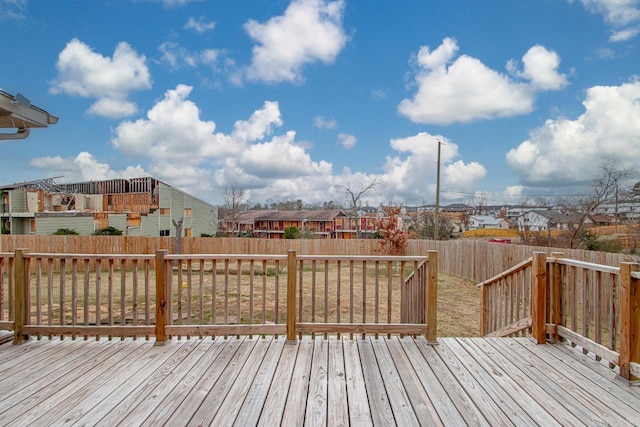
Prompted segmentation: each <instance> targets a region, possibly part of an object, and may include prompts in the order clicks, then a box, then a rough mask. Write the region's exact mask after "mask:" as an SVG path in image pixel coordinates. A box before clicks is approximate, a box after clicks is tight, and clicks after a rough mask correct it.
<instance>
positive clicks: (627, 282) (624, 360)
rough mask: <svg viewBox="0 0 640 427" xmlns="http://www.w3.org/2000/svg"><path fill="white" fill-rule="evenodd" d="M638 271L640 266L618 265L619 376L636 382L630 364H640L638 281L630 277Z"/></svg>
mask: <svg viewBox="0 0 640 427" xmlns="http://www.w3.org/2000/svg"><path fill="white" fill-rule="evenodd" d="M637 271H640V264H636V263H629V262H622V263H620V365H619V366H620V376H621V377H623V378H625V379H627V380H637V379H638V378H637V377H636V376H634V375H631V362H635V363H640V337H638V335H639V334H640V285H639V284H638V282H640V280H638V279H636V278H635V277H632V276H631V273H632V272H637Z"/></svg>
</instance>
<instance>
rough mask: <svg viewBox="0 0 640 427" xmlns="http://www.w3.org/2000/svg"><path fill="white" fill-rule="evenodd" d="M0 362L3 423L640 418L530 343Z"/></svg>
mask: <svg viewBox="0 0 640 427" xmlns="http://www.w3.org/2000/svg"><path fill="white" fill-rule="evenodd" d="M0 361H1V362H2V363H1V364H0V425H12V426H14V425H15V426H27V425H75V426H81V425H92V426H93V425H104V426H111V425H118V424H120V425H148V426H152V425H161V424H164V425H172V426H173V425H217V426H218V425H220V426H227V425H229V426H230V425H237V426H251V425H258V424H259V425H265V426H271V425H308V426H312V425H320V426H322V425H362V426H369V425H402V426H412V425H429V426H430V425H439V424H440V425H452V426H457V425H463V424H466V425H532V424H543V425H554V424H555V425H577V426H579V425H606V424H611V425H638V424H640V390H639V388H638V387H632V386H629V385H628V384H627V383H625V382H623V381H621V380H619V379H618V378H617V377H616V375H615V371H614V370H611V369H609V368H608V367H607V366H605V364H603V363H602V362H599V361H596V360H594V359H593V358H590V357H589V356H585V355H583V354H582V353H581V352H580V349H575V348H571V347H569V346H567V345H565V344H553V345H550V344H547V345H536V344H534V343H533V341H531V340H530V339H529V338H490V339H484V338H443V339H439V340H438V344H437V345H430V344H427V343H426V341H425V340H424V339H422V338H417V339H413V338H410V337H402V338H399V337H391V338H387V337H380V338H373V337H367V338H361V337H360V336H358V337H356V338H354V339H353V340H351V339H349V337H342V338H336V337H329V338H324V337H322V336H318V337H316V338H315V339H313V338H311V337H306V336H305V337H303V338H302V339H299V340H297V341H295V342H286V339H285V338H284V337H279V338H275V337H270V336H267V337H265V338H262V337H259V336H254V337H246V336H240V337H235V336H233V337H231V336H230V337H228V338H225V337H218V338H215V339H212V338H204V339H200V338H195V337H194V338H189V339H188V338H183V339H176V338H174V339H172V340H169V341H168V342H167V343H166V345H164V346H154V342H153V341H145V340H131V339H125V340H123V341H121V340H113V341H107V340H100V341H95V340H88V341H84V340H80V339H78V340H71V339H66V340H60V339H59V338H52V339H49V338H43V339H42V340H39V341H36V340H32V341H29V342H26V343H24V344H22V345H20V346H13V345H11V344H3V345H0ZM16 361H21V362H22V364H21V363H19V362H16Z"/></svg>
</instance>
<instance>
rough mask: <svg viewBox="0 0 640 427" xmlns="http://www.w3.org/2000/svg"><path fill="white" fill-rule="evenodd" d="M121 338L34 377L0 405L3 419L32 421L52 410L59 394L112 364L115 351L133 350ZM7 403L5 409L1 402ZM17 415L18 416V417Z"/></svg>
mask: <svg viewBox="0 0 640 427" xmlns="http://www.w3.org/2000/svg"><path fill="white" fill-rule="evenodd" d="M123 344H124V343H123V342H118V343H111V345H105V346H104V348H102V347H96V350H95V351H92V352H91V356H90V358H87V359H85V358H82V359H81V360H80V359H78V360H75V361H74V362H73V363H68V364H66V365H64V368H60V369H56V370H54V371H53V372H52V374H53V375H51V376H49V377H47V378H46V379H44V380H43V381H38V382H35V383H32V384H30V385H29V386H28V387H25V388H23V389H22V390H20V391H19V392H17V393H14V394H13V395H12V396H11V397H10V399H8V400H5V401H3V402H2V405H0V412H1V413H2V414H1V416H2V419H3V422H7V423H8V424H11V425H33V420H34V419H35V418H37V416H39V415H41V414H42V413H43V412H47V411H52V410H53V409H54V408H57V407H58V406H59V403H60V397H61V396H62V397H65V396H68V394H69V393H73V392H74V391H76V390H78V389H80V387H82V386H83V385H85V383H86V382H87V381H90V380H91V379H92V378H93V375H92V373H95V372H99V371H100V370H101V369H105V368H108V367H110V366H113V364H114V363H115V360H113V359H112V358H111V357H112V356H113V355H114V354H115V353H119V352H123V353H126V352H128V351H133V350H134V349H135V347H136V346H127V345H123ZM127 348H128V349H127ZM5 404H9V405H10V407H9V408H8V409H6V410H5V408H4V405H5ZM18 418H19V420H18Z"/></svg>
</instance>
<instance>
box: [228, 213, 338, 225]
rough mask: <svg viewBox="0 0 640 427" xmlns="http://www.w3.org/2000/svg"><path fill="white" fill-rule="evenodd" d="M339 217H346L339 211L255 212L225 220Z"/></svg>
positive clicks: (247, 222)
mask: <svg viewBox="0 0 640 427" xmlns="http://www.w3.org/2000/svg"><path fill="white" fill-rule="evenodd" d="M339 216H346V214H345V213H344V212H343V211H341V210H330V211H320V210H292V211H282V210H256V211H245V212H242V213H241V214H239V215H237V216H236V217H235V219H232V218H231V216H228V217H226V218H225V220H230V221H234V222H238V223H241V224H251V223H254V222H256V221H305V220H306V221H333V219H334V218H336V217H339Z"/></svg>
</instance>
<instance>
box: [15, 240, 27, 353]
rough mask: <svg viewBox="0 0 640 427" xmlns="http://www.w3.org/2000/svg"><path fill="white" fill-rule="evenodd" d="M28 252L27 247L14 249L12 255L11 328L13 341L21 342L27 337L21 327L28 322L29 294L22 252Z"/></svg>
mask: <svg viewBox="0 0 640 427" xmlns="http://www.w3.org/2000/svg"><path fill="white" fill-rule="evenodd" d="M26 252H29V249H16V250H15V252H14V256H13V274H14V280H13V283H14V286H15V292H14V293H13V294H14V298H15V300H14V307H15V308H14V313H15V314H14V329H13V343H14V344H22V343H23V342H24V341H25V340H28V339H29V335H26V334H23V333H22V327H23V326H24V325H25V324H27V322H28V313H29V303H28V301H27V296H28V295H29V292H28V289H27V286H28V285H29V283H28V280H27V271H26V262H25V259H24V254H25V253H26Z"/></svg>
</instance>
